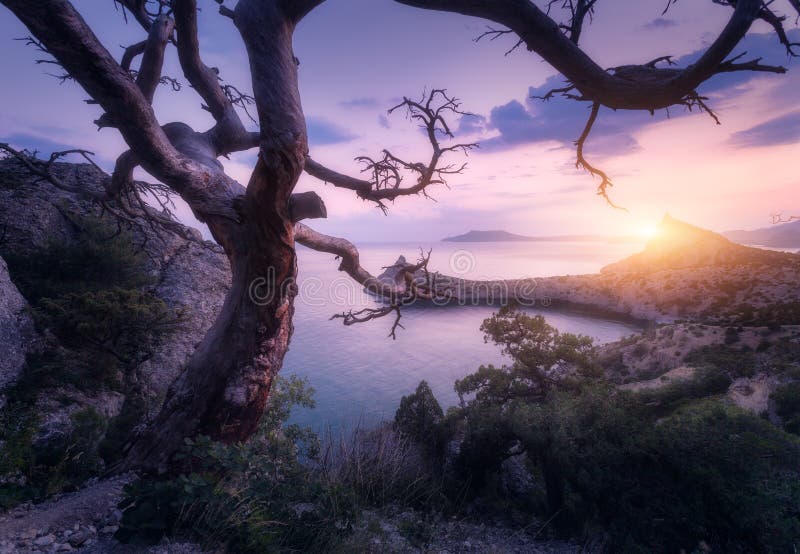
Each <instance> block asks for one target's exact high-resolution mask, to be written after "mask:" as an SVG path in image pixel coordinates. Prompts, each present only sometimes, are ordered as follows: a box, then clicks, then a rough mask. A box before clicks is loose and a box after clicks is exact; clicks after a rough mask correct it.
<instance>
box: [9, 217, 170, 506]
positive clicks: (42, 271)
mask: <svg viewBox="0 0 800 554" xmlns="http://www.w3.org/2000/svg"><path fill="white" fill-rule="evenodd" d="M76 224H77V225H78V226H79V227H80V231H79V233H78V236H77V237H76V238H75V239H74V240H73V241H70V242H66V241H63V240H55V239H54V240H51V241H49V242H48V243H47V244H46V245H45V246H44V247H42V248H40V249H37V250H34V251H32V252H28V253H26V254H25V255H15V254H13V253H5V254H4V255H5V259H6V260H7V262H8V265H9V270H10V273H11V276H12V279H13V280H14V282H15V284H16V285H17V286H18V287H19V289H20V290H21V291H22V293H23V295H24V296H25V297H26V298H27V299H28V301H29V302H30V303H31V304H32V305H33V307H34V315H35V319H36V322H37V325H38V326H39V327H40V328H42V329H47V330H49V331H50V332H51V333H52V334H53V335H55V337H56V338H57V339H58V345H57V346H51V347H49V348H47V349H45V350H44V351H43V352H38V353H35V354H31V355H29V356H28V359H27V364H26V367H25V369H24V371H23V373H22V375H21V376H20V378H19V380H18V381H17V383H15V385H14V386H13V387H12V388H11V389H10V390H8V391H7V395H8V398H9V399H10V400H9V402H8V404H7V405H6V406H5V407H4V408H3V409H0V476H3V477H4V478H5V476H9V475H10V476H19V478H11V479H5V482H4V484H2V485H0V496H2V500H0V502H2V503H3V504H5V505H12V504H14V503H18V502H20V501H24V500H31V499H32V500H38V499H41V498H43V497H45V496H46V495H48V494H52V493H55V492H60V491H62V490H69V489H71V488H74V487H76V486H78V485H79V484H80V483H81V482H82V481H85V480H86V479H87V478H89V477H91V476H93V475H96V474H98V473H99V472H100V471H101V469H102V467H103V461H102V460H101V458H100V457H99V456H98V454H97V452H98V446H99V444H100V443H101V441H102V440H103V435H104V434H105V432H106V430H107V428H109V425H110V427H111V429H112V430H113V431H114V433H112V435H111V436H110V437H109V439H113V440H109V441H105V446H104V448H103V452H104V453H105V454H106V455H109V460H110V459H111V458H112V457H113V456H116V455H117V453H118V452H119V451H120V450H121V446H122V444H124V437H123V436H122V435H121V433H122V432H129V431H130V429H131V428H132V427H133V425H135V423H134V422H133V421H132V419H133V418H134V417H137V416H140V415H141V413H142V411H143V410H139V411H138V412H137V411H135V410H133V409H132V406H133V404H132V402H134V400H135V392H134V391H130V390H126V382H128V381H129V380H128V379H127V378H128V377H129V376H130V375H131V374H132V372H133V371H135V368H136V366H137V365H138V364H139V363H141V362H142V361H143V360H145V359H146V358H147V357H149V356H150V355H151V353H152V351H153V349H154V348H155V346H156V345H157V344H158V343H159V341H160V340H161V339H162V338H163V336H164V335H165V334H166V333H168V332H170V331H171V329H172V328H173V326H174V325H175V324H176V323H178V322H180V319H181V314H179V313H175V312H174V311H172V310H170V309H169V308H168V307H167V306H166V305H165V304H164V302H162V301H161V300H160V299H159V298H157V297H156V296H154V295H153V294H150V293H149V292H146V291H145V290H143V288H142V287H144V286H146V285H148V284H150V283H151V282H152V279H151V278H150V276H149V275H148V274H147V270H146V259H145V257H144V254H143V253H142V251H141V250H139V249H137V248H136V247H135V246H134V241H133V238H132V237H131V236H130V235H129V234H128V233H125V232H121V231H120V230H119V229H117V228H116V226H113V225H110V224H109V223H108V222H106V221H105V220H103V219H100V218H94V217H87V218H84V219H82V220H80V221H77V222H76ZM65 385H66V387H64V386H65ZM109 389H111V390H115V391H120V392H124V393H125V394H126V396H127V397H129V398H128V399H127V400H126V406H128V409H127V411H125V412H124V413H123V414H122V415H121V419H120V420H119V421H112V422H111V423H110V424H109V422H107V421H105V420H104V418H102V417H100V416H99V415H98V414H97V412H95V411H94V410H93V409H92V408H84V409H80V410H79V411H78V412H76V413H74V414H73V415H72V418H71V421H70V425H69V426H68V429H71V431H70V432H69V433H68V434H67V435H66V436H58V435H55V436H49V437H47V439H46V440H41V441H39V440H37V439H36V437H37V432H38V427H39V423H38V419H37V417H36V416H35V411H36V410H37V409H38V408H37V398H38V397H40V396H42V395H43V394H47V392H46V391H58V390H62V391H63V390H67V391H77V392H78V393H80V394H82V395H86V396H92V395H94V394H96V393H97V392H98V391H100V390H109ZM62 394H67V393H62ZM65 399H66V401H67V402H70V400H69V398H68V395H67V397H65ZM140 408H141V407H140Z"/></svg>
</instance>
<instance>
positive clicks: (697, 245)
mask: <svg viewBox="0 0 800 554" xmlns="http://www.w3.org/2000/svg"><path fill="white" fill-rule="evenodd" d="M783 256H786V254H783V253H779V252H771V251H768V250H761V249H758V248H750V247H747V246H742V245H741V244H736V243H735V242H732V241H731V240H730V239H728V238H726V237H724V236H723V235H720V234H718V233H714V232H713V231H708V230H706V229H702V228H700V227H696V226H694V225H690V224H688V223H684V222H683V221H680V220H678V219H675V218H674V217H671V216H669V215H666V216H664V219H663V220H662V221H661V223H659V225H658V227H657V229H656V233H655V235H654V236H653V238H652V239H650V241H649V242H648V243H647V246H646V247H645V249H644V250H643V251H642V252H640V253H638V254H634V255H633V256H630V257H628V258H626V259H624V260H621V261H619V262H616V263H613V264H610V265H608V266H606V267H604V268H603V270H602V272H603V273H608V272H615V271H616V272H620V271H622V272H630V271H633V272H645V273H655V272H659V271H664V270H677V269H687V268H699V267H723V266H731V265H741V264H746V263H751V262H757V263H769V262H770V261H774V262H776V263H778V262H780V261H781V260H784V258H783Z"/></svg>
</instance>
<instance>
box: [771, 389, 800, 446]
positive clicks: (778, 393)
mask: <svg viewBox="0 0 800 554" xmlns="http://www.w3.org/2000/svg"><path fill="white" fill-rule="evenodd" d="M770 399H771V400H772V401H773V402H774V403H775V412H776V413H777V414H778V415H779V416H780V418H781V420H782V421H783V427H784V429H786V430H787V431H788V432H790V433H794V434H795V435H800V382H794V383H789V384H786V385H782V386H780V387H777V388H776V389H775V390H774V391H773V393H772V394H771V395H770Z"/></svg>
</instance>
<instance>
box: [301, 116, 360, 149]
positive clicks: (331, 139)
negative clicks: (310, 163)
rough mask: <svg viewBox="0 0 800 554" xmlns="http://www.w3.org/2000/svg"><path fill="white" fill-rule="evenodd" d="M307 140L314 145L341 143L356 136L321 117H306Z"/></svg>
mask: <svg viewBox="0 0 800 554" xmlns="http://www.w3.org/2000/svg"><path fill="white" fill-rule="evenodd" d="M306 127H307V128H308V141H309V143H311V144H312V145H315V146H326V145H329V144H341V143H344V142H350V141H352V140H355V139H357V138H358V136H357V135H355V134H353V133H351V132H350V131H349V130H347V129H345V128H344V127H341V126H339V125H337V124H335V123H332V122H330V121H328V120H327V119H324V118H321V117H307V118H306Z"/></svg>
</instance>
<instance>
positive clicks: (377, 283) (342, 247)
mask: <svg viewBox="0 0 800 554" xmlns="http://www.w3.org/2000/svg"><path fill="white" fill-rule="evenodd" d="M294 233H295V241H297V242H298V243H299V244H302V245H303V246H306V247H308V248H311V249H313V250H316V251H318V252H327V253H329V254H335V255H336V256H337V258H339V259H340V260H341V262H340V264H339V271H344V272H345V273H347V274H348V275H349V276H350V277H351V278H352V279H353V280H355V281H356V282H357V283H359V284H360V285H362V286H363V287H364V288H365V289H366V291H367V292H369V293H370V294H372V295H374V296H376V297H378V298H381V299H383V300H384V301H385V302H386V304H385V305H383V306H378V307H377V308H363V309H360V310H355V311H354V310H350V311H347V312H343V313H341V314H336V315H334V316H332V317H331V319H341V320H342V322H343V323H344V324H345V325H355V324H356V323H365V322H367V321H372V320H374V319H378V318H381V317H385V316H387V315H389V314H392V313H394V314H395V315H396V318H395V320H394V323H393V325H392V328H391V331H390V333H389V336H390V337H392V338H393V339H394V338H397V337H396V332H397V329H398V328H402V325H400V318H401V312H400V309H401V308H402V307H403V306H408V305H410V304H413V303H414V302H416V301H418V300H442V299H445V298H446V297H445V296H441V295H442V294H443V293H442V292H438V291H437V289H436V283H435V281H434V280H433V278H432V276H431V275H430V273H429V272H428V263H429V262H430V257H431V252H430V251H428V252H427V253H425V252H423V251H420V257H419V260H418V261H417V263H416V264H408V265H402V266H392V267H393V268H396V269H398V270H399V274H398V280H402V283H399V282H397V281H396V282H394V283H392V282H386V281H381V280H379V279H377V278H376V277H374V276H373V275H372V274H371V273H370V272H369V271H367V270H366V269H364V268H363V267H362V266H361V263H360V261H359V253H358V249H357V248H356V247H355V245H353V243H351V242H350V241H348V240H346V239H342V238H338V237H331V236H328V235H324V234H322V233H320V232H318V231H315V230H313V229H311V228H310V227H308V226H307V225H304V224H302V223H296V224H295V226H294ZM419 271H422V272H423V274H424V276H425V277H424V279H422V280H420V279H419V278H418V277H417V275H416V274H417V272H419Z"/></svg>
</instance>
